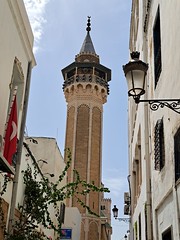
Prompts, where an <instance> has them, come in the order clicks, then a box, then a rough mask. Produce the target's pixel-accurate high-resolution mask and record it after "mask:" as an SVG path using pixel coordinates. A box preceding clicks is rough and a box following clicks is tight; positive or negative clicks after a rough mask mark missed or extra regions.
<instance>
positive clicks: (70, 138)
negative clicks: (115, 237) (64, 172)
mask: <svg viewBox="0 0 180 240" xmlns="http://www.w3.org/2000/svg"><path fill="white" fill-rule="evenodd" d="M90 25H91V24H90V17H89V18H88V24H87V29H86V30H87V35H86V37H85V40H84V42H83V45H82V47H81V50H80V52H79V54H77V55H76V56H75V61H74V62H73V63H71V64H70V65H68V66H67V67H65V68H64V69H63V70H62V74H63V77H64V84H63V91H64V95H65V99H66V102H67V124H66V139H65V148H70V150H71V154H72V163H71V167H70V169H69V171H68V177H67V181H68V182H73V178H74V173H73V169H76V170H77V171H78V172H79V174H80V177H81V178H82V179H83V180H85V181H86V182H88V183H92V182H94V183H95V185H96V186H99V187H100V186H101V181H102V174H101V171H102V123H103V104H104V103H106V101H107V96H108V94H109V84H108V82H109V81H110V80H111V70H110V69H108V68H107V67H105V66H103V65H101V64H100V60H99V56H98V55H97V54H96V52H95V49H94V46H93V43H92V40H91V36H90V31H91V27H90ZM65 161H66V154H65ZM81 200H82V201H83V202H84V203H85V204H86V205H87V206H89V207H90V209H91V210H92V211H93V212H95V213H96V214H98V215H99V216H101V194H100V193H97V192H91V193H89V194H88V195H85V196H82V198H81ZM67 206H69V207H78V209H79V211H80V213H81V216H82V221H81V238H80V239H81V240H94V239H96V240H100V239H107V237H106V238H103V237H104V236H101V233H102V232H103V231H102V228H103V227H104V226H105V227H106V229H107V228H108V229H109V228H110V229H111V227H110V222H109V221H108V218H104V217H103V218H101V217H96V216H94V215H90V214H89V213H88V212H87V210H86V209H85V208H83V207H82V206H81V205H80V204H79V203H78V202H77V199H76V198H75V197H71V198H70V199H69V200H68V201H67ZM106 222H107V223H108V224H109V225H108V226H106V225H104V224H105V223H106ZM106 229H105V230H106ZM109 235H110V234H109ZM108 237H109V239H110V236H108Z"/></svg>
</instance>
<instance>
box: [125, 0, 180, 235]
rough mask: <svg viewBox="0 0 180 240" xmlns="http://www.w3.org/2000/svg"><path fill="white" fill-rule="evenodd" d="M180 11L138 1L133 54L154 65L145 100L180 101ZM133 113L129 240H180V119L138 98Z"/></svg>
mask: <svg viewBox="0 0 180 240" xmlns="http://www.w3.org/2000/svg"><path fill="white" fill-rule="evenodd" d="M179 12H180V2H179V1H178V0H175V1H160V0H154V1H151V0H145V1H144V0H133V1H132V13H131V25H130V46H129V48H130V52H134V51H138V52H140V59H141V60H142V61H143V62H145V63H148V66H149V67H148V71H147V76H146V85H145V94H144V95H143V96H142V97H141V98H142V99H179V98H180V94H179V92H180V79H179V75H180V68H179V61H180V52H179V39H180V31H179V29H180V21H179ZM179 107H180V106H179V103H178V105H177V111H179V110H178V108H179ZM128 108H129V111H128V118H129V174H130V176H131V177H130V183H131V208H130V212H129V214H130V217H131V222H130V236H129V239H132V240H133V239H135V240H145V239H146V240H152V239H154V240H158V239H162V240H167V239H168V240H172V239H180V148H179V146H180V115H179V113H177V112H174V111H173V110H172V109H170V108H168V107H166V106H162V105H157V108H158V109H157V110H155V111H152V110H151V109H150V105H149V104H148V103H147V102H146V103H143V102H140V103H139V104H136V103H135V102H134V100H133V98H132V97H129V106H128Z"/></svg>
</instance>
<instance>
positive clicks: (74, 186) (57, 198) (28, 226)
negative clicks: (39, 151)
mask: <svg viewBox="0 0 180 240" xmlns="http://www.w3.org/2000/svg"><path fill="white" fill-rule="evenodd" d="M31 157H32V156H31ZM67 158H68V161H67V163H66V166H65V168H64V170H63V172H62V173H61V175H60V176H59V178H58V181H56V182H55V183H54V182H52V181H51V180H50V178H48V177H45V176H43V175H40V174H41V173H40V172H39V171H40V170H39V168H38V165H37V163H36V162H35V163H34V166H33V169H32V168H31V167H30V166H29V165H28V166H27V169H26V170H25V171H23V180H24V184H25V193H24V203H23V205H19V211H20V219H19V220H18V221H16V222H15V224H14V226H13V230H14V231H13V234H10V235H8V234H7V235H6V240H26V239H27V240H47V239H49V238H48V237H47V236H45V235H44V233H40V232H39V231H38V224H41V225H42V226H43V227H44V228H46V229H49V228H51V229H53V230H54V231H55V232H57V235H58V236H60V229H61V223H60V222H59V221H58V220H59V215H60V207H59V205H60V202H61V201H64V200H65V199H68V198H70V197H71V196H73V197H75V198H76V200H77V202H78V203H79V204H80V205H81V206H83V207H84V208H86V209H87V210H88V212H89V213H90V214H93V215H96V216H97V214H95V213H94V212H93V211H91V209H90V208H89V207H88V206H86V204H85V203H84V202H83V201H82V200H81V199H82V196H83V195H87V194H89V193H90V192H92V191H93V192H109V190H108V189H107V188H103V187H97V186H95V185H94V183H87V182H86V181H84V180H81V177H80V175H79V173H78V172H77V171H76V170H74V182H73V183H68V184H66V185H65V186H63V187H60V183H61V182H62V181H63V179H64V177H65V176H66V173H67V170H68V168H69V167H70V164H71V152H70V150H69V149H67ZM39 176H41V178H40V177H39ZM61 185H62V184H61ZM4 186H5V187H4V191H5V189H6V186H7V184H6V183H5V185H4ZM49 206H53V209H54V213H55V216H56V220H57V224H54V222H53V221H52V219H51V215H50V212H49Z"/></svg>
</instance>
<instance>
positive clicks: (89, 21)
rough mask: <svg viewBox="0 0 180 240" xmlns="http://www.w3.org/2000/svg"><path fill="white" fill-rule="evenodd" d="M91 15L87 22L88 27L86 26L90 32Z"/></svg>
mask: <svg viewBox="0 0 180 240" xmlns="http://www.w3.org/2000/svg"><path fill="white" fill-rule="evenodd" d="M90 26H91V17H89V16H88V22H87V28H86V31H87V32H90V31H91V27H90Z"/></svg>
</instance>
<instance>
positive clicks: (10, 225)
mask: <svg viewBox="0 0 180 240" xmlns="http://www.w3.org/2000/svg"><path fill="white" fill-rule="evenodd" d="M31 69H32V62H28V69H27V77H26V88H25V93H24V104H23V112H22V120H21V128H20V134H19V142H18V146H17V160H16V168H15V175H14V180H13V189H12V197H11V206H10V213H9V223H8V233H9V234H12V233H13V224H14V214H15V208H16V198H17V189H18V180H19V174H20V166H21V155H22V148H23V140H24V130H25V123H26V116H27V107H28V99H29V90H30V80H31Z"/></svg>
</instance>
